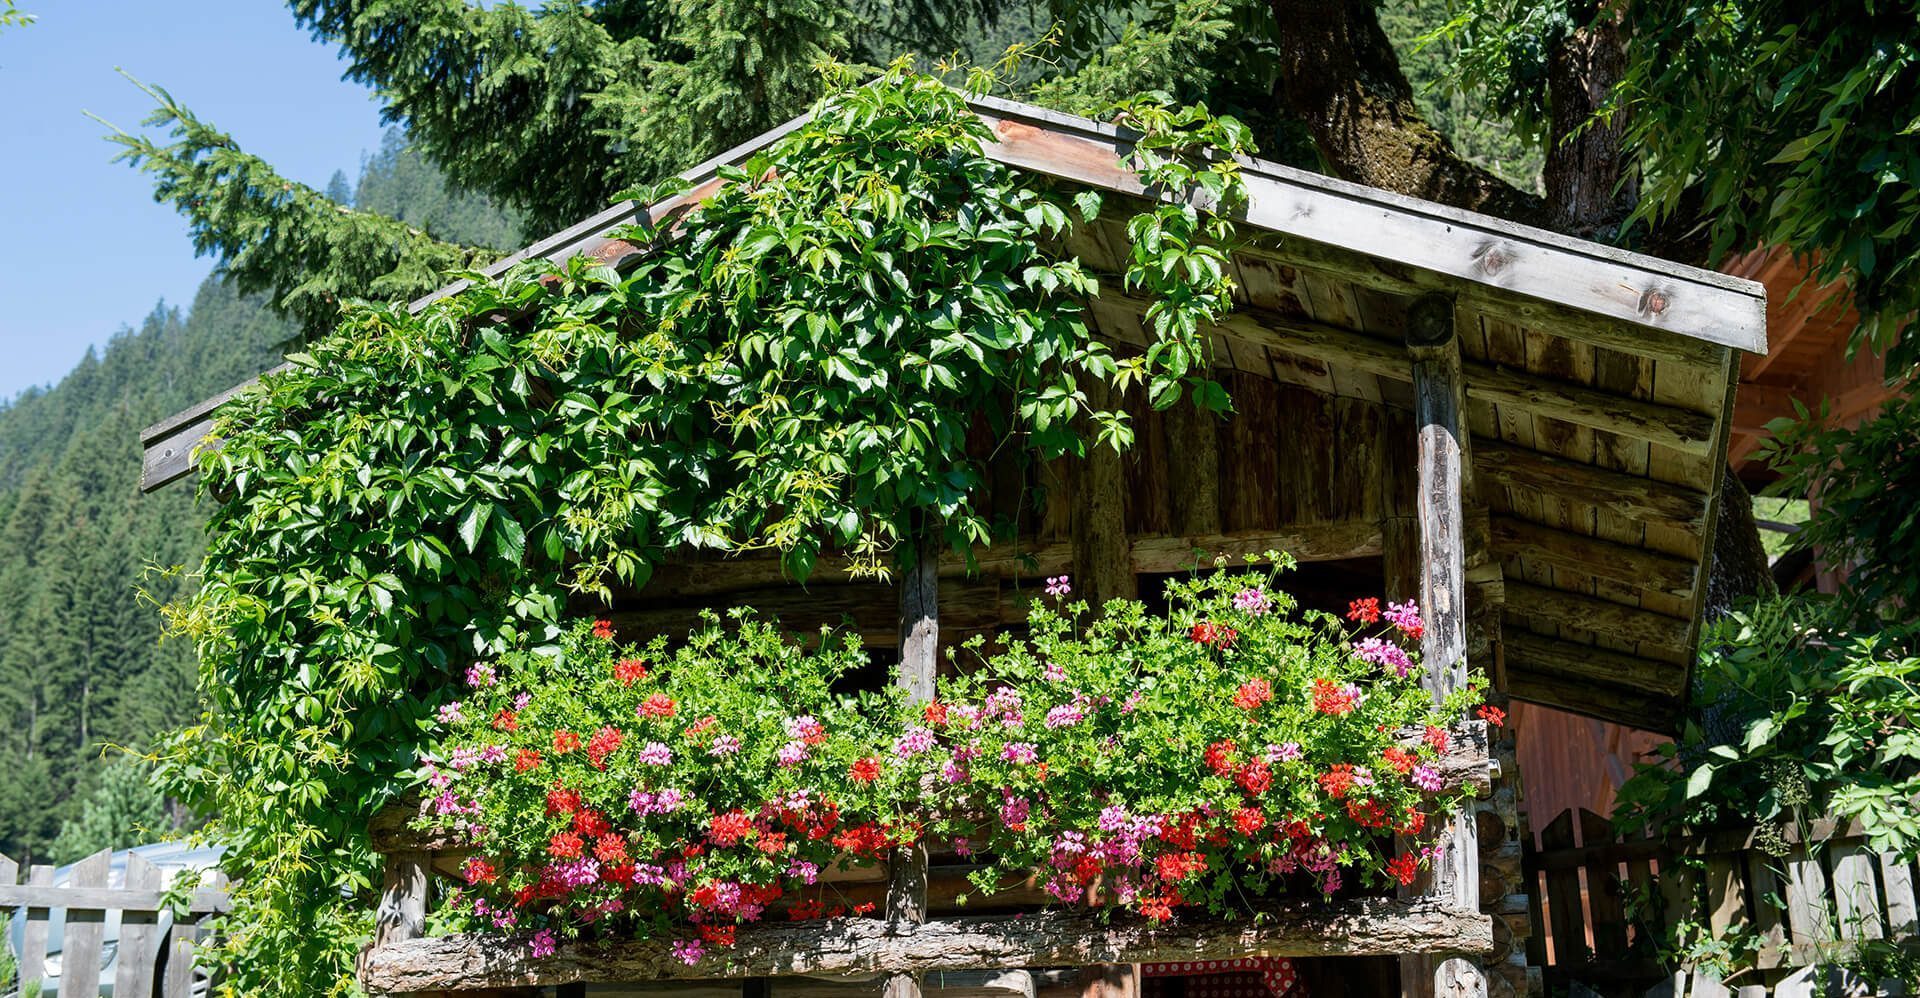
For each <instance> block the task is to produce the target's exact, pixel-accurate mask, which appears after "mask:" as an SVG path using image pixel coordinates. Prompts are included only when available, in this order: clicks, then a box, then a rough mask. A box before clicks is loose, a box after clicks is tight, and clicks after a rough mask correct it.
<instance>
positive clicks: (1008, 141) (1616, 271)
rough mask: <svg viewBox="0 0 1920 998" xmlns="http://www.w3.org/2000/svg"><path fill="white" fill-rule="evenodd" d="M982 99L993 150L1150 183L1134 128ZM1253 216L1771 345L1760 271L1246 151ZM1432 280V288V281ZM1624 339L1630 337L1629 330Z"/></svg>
mask: <svg viewBox="0 0 1920 998" xmlns="http://www.w3.org/2000/svg"><path fill="white" fill-rule="evenodd" d="M974 109H975V110H976V111H977V112H978V113H979V114H980V116H981V118H982V120H984V121H985V122H986V123H987V124H988V126H989V127H991V128H992V129H993V131H994V134H995V136H996V137H997V139H998V142H997V143H995V144H994V145H992V146H989V147H988V155H990V156H992V157H993V158H995V159H997V160H999V161H1000V162H1003V163H1006V164H1008V165H1010V166H1016V167H1023V168H1026V169H1030V170H1034V171H1036V172H1040V173H1045V174H1048V175H1050V176H1056V177H1060V178H1062V179H1066V180H1071V181H1075V182H1078V183H1083V184H1091V185H1093V186H1097V187H1102V188H1106V189H1110V190H1116V191H1120V192H1123V193H1127V194H1143V193H1145V188H1144V186H1143V185H1142V184H1141V183H1140V181H1139V178H1138V177H1136V176H1134V175H1132V173H1131V171H1128V170H1125V169H1123V168H1122V167H1120V166H1119V165H1118V161H1117V160H1118V156H1119V155H1121V154H1122V153H1124V152H1125V151H1126V150H1128V149H1130V148H1131V141H1130V136H1129V135H1128V134H1126V133H1123V132H1121V131H1119V130H1117V129H1114V128H1112V127H1110V126H1103V125H1100V124H1097V123H1095V122H1092V121H1089V120H1088V119H1085V118H1079V117H1075V116H1073V115H1064V114H1059V113H1057V112H1053V111H1046V110H1043V109H1040V108H1035V107H1033V106H1031V105H1023V104H1019V103H1016V102H1012V101H1001V100H997V99H994V98H977V99H975V100H974ZM1242 177H1243V179H1244V181H1245V183H1246V186H1247V195H1248V202H1249V203H1248V205H1247V207H1246V210H1245V220H1246V224H1247V225H1248V226H1249V227H1251V228H1255V229H1261V230H1265V231H1268V232H1272V233H1274V234H1276V235H1280V236H1283V237H1291V238H1290V239H1288V242H1289V243H1291V242H1293V241H1298V240H1307V241H1310V242H1313V243H1319V244H1322V245H1326V246H1331V247H1334V248H1336V249H1339V250H1347V251H1352V252H1356V253H1361V254H1365V255H1367V256H1372V257H1377V258H1380V259H1382V260H1389V261H1394V262H1395V263H1397V264H1399V265H1401V266H1403V267H1407V268H1409V269H1412V268H1418V269H1420V270H1426V271H1431V272H1433V273H1436V274H1440V275H1444V276H1445V277H1447V278H1451V279H1452V280H1451V281H1449V282H1448V283H1447V289H1455V288H1457V287H1459V286H1460V285H1466V286H1471V287H1479V288H1489V289H1500V290H1503V291H1507V292H1516V293H1519V294H1521V295H1523V296H1525V297H1530V298H1535V299H1541V300H1544V301H1548V302H1557V303H1560V304H1564V305H1568V306H1572V307H1574V308H1577V309H1580V310H1582V311H1586V312H1592V313H1596V314H1599V315H1604V316H1607V317H1609V318H1612V319H1615V320H1619V321H1623V322H1627V323H1632V324H1636V325H1641V326H1647V327H1651V328H1654V329H1659V330H1663V331H1670V332H1678V333H1681V334H1684V335H1687V336H1691V337H1693V338H1695V339H1702V340H1708V341H1711V342H1715V343H1720V344H1722V345H1727V346H1735V347H1738V348H1740V349H1743V350H1747V351H1749V352H1754V353H1765V352H1766V335H1765V328H1766V292H1765V289H1764V288H1763V287H1761V286H1760V285H1757V284H1755V283H1754V282H1751V281H1746V280H1742V279H1739V278H1733V277H1729V276H1727V275H1724V274H1715V273H1712V272H1710V271H1703V270H1698V269H1695V268H1691V267H1685V266H1682V265H1679V264H1672V263H1667V262H1664V261H1659V260H1655V259H1652V258H1649V257H1644V256H1638V255H1635V254H1631V253H1625V252H1622V251H1619V250H1615V249H1611V248H1607V247H1602V246H1599V245H1596V244H1592V243H1587V242H1582V241H1580V240H1576V239H1571V238H1568V237H1565V236H1560V235H1556V234H1554V233H1550V232H1547V231H1545V230H1542V229H1535V228H1531V227H1529V226H1524V225H1518V224H1516V223H1511V222H1506V221H1502V220H1499V219H1495V218H1491V217H1489V216H1485V215H1477V214H1474V213H1472V212H1466V211H1460V210H1458V209H1454V208H1448V207H1445V206H1442V205H1437V204H1434V203H1432V202H1427V201H1420V200H1418V199H1415V198H1409V197H1402V196H1399V195H1395V194H1390V193H1387V192H1385V191H1380V190H1376V189H1373V188H1369V187H1364V186H1362V185H1359V184H1352V183H1347V182H1345V181H1340V180H1336V179H1334V178H1331V177H1326V176H1322V175H1319V174H1314V173H1308V172H1306V171H1302V170H1295V169H1293V168H1290V167H1284V166H1280V165H1279V164H1275V163H1268V162H1264V161H1260V160H1252V159H1246V160H1242ZM1424 290H1432V289H1424ZM1622 339H1623V341H1626V338H1624V337H1623V338H1622Z"/></svg>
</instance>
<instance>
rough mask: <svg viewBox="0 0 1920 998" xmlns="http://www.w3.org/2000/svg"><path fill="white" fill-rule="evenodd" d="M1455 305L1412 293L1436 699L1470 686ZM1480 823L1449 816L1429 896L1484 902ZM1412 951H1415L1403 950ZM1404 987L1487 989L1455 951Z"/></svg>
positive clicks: (1425, 677)
mask: <svg viewBox="0 0 1920 998" xmlns="http://www.w3.org/2000/svg"><path fill="white" fill-rule="evenodd" d="M1453 319H1454V304H1453V300H1452V299H1451V298H1448V297H1445V296H1442V295H1438V294H1435V295H1427V296H1424V297H1422V298H1420V299H1419V300H1418V301H1416V302H1415V303H1414V304H1413V306H1412V308H1411V309H1410V310H1409V313H1408V317H1407V353H1408V354H1409V355H1410V357H1411V360H1412V364H1411V365H1410V372H1411V375H1412V380H1413V395H1414V403H1413V418H1414V428H1415V440H1416V445H1415V446H1416V465H1417V468H1418V481H1419V492H1418V497H1417V507H1416V520H1417V521H1418V523H1419V529H1420V556H1421V558H1420V560H1421V563H1422V564H1423V565H1424V567H1425V570H1424V571H1423V572H1422V573H1421V576H1420V608H1421V614H1422V616H1423V617H1424V618H1425V619H1426V633H1425V634H1424V635H1423V636H1422V638H1421V660H1422V664H1423V667H1424V668H1423V672H1422V676H1421V682H1422V683H1423V685H1425V686H1426V688H1427V690H1428V691H1429V692H1430V693H1431V694H1432V695H1433V699H1434V702H1435V703H1439V702H1441V701H1443V700H1445V699H1446V698H1447V696H1448V695H1450V694H1451V693H1453V692H1454V691H1455V690H1458V689H1460V688H1462V687H1464V686H1465V685H1466V684H1467V588H1466V585H1467V578H1466V576H1467V571H1466V524H1465V513H1464V510H1463V509H1462V505H1461V503H1462V495H1463V492H1464V486H1463V480H1464V477H1465V475H1466V470H1465V469H1466V468H1467V467H1468V466H1469V463H1470V462H1471V460H1472V458H1471V454H1470V452H1469V451H1468V449H1467V445H1468V434H1467V429H1466V399H1467V389H1466V385H1465V381H1464V378H1463V375H1462V372H1461V361H1460V343H1459V337H1458V336H1456V335H1455V332H1454V324H1453ZM1478 830H1479V825H1478V822H1476V821H1475V820H1474V815H1473V809H1472V807H1471V806H1470V805H1462V806H1461V807H1460V808H1458V809H1456V810H1455V811H1454V812H1453V813H1452V814H1450V815H1447V816H1445V824H1444V826H1443V827H1442V828H1441V829H1440V831H1439V838H1438V840H1437V841H1436V842H1435V843H1434V846H1435V850H1436V851H1435V853H1434V856H1433V861H1432V862H1433V866H1432V870H1433V873H1432V877H1433V881H1432V886H1431V889H1430V893H1429V895H1428V896H1429V897H1432V898H1434V899H1435V900H1437V901H1439V902H1441V903H1443V904H1445V905H1447V906H1449V907H1451V908H1454V909H1456V910H1463V911H1478V910H1479V909H1480V844H1479V831H1478ZM1409 952H1412V951H1409ZM1401 967H1402V981H1401V993H1402V994H1405V995H1445V996H1448V998H1475V996H1484V995H1485V994H1486V993H1487V979H1486V976H1485V975H1484V974H1483V973H1482V972H1481V971H1480V968H1479V967H1477V966H1475V965H1474V964H1473V963H1471V962H1469V961H1467V960H1463V959H1460V958H1458V957H1448V958H1445V959H1441V960H1439V961H1437V962H1435V963H1433V964H1432V965H1431V976H1427V977H1414V978H1413V979H1408V978H1409V977H1410V976H1412V975H1410V974H1409V971H1410V970H1411V971H1413V972H1414V974H1418V972H1419V971H1420V970H1424V969H1426V968H1424V967H1420V966H1419V965H1418V964H1417V963H1412V964H1410V963H1409V962H1406V961H1403V962H1402V964H1401Z"/></svg>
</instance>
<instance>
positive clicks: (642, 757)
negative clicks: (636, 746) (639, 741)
mask: <svg viewBox="0 0 1920 998" xmlns="http://www.w3.org/2000/svg"><path fill="white" fill-rule="evenodd" d="M634 758H636V759H638V760H639V761H640V764H641V765H644V766H671V765H673V750H672V749H670V748H668V747H666V746H665V745H662V744H661V743H659V742H648V743H647V744H646V745H645V747H643V748H641V749H640V751H638V752H636V753H634Z"/></svg>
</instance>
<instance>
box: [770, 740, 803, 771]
mask: <svg viewBox="0 0 1920 998" xmlns="http://www.w3.org/2000/svg"><path fill="white" fill-rule="evenodd" d="M773 758H774V761H776V762H778V763H780V765H782V766H798V765H800V764H801V763H803V762H806V761H807V743H806V742H788V743H786V744H785V745H782V746H780V751H778V752H775V753H774V754H773Z"/></svg>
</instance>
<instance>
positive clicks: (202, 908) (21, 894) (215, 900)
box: [0, 867, 228, 914]
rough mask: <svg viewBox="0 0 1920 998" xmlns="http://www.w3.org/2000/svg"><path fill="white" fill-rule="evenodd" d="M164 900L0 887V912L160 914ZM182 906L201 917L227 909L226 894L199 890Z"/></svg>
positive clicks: (95, 890) (156, 895)
mask: <svg viewBox="0 0 1920 998" xmlns="http://www.w3.org/2000/svg"><path fill="white" fill-rule="evenodd" d="M35 869H38V868H37V867H36V868H35ZM164 896H165V894H164V892H162V891H143V890H122V889H120V888H118V887H81V886H79V885H72V886H66V887H55V886H53V881H52V880H47V881H45V882H42V881H38V880H31V881H29V882H28V883H27V884H24V885H4V884H0V908H40V907H45V908H89V907H91V908H117V909H120V910H123V911H161V910H164V909H166V908H167V907H169V906H168V905H167V904H165V903H164V901H163V900H162V898H163V897H164ZM185 904H186V909H185V910H187V911H190V912H194V913H200V914H204V913H213V912H223V911H226V910H227V909H228V903H227V895H226V892H224V891H216V890H212V889H209V888H201V889H200V890H196V891H194V892H192V893H191V894H189V895H187V897H186V899H185Z"/></svg>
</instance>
